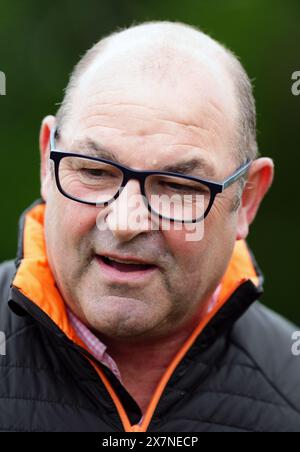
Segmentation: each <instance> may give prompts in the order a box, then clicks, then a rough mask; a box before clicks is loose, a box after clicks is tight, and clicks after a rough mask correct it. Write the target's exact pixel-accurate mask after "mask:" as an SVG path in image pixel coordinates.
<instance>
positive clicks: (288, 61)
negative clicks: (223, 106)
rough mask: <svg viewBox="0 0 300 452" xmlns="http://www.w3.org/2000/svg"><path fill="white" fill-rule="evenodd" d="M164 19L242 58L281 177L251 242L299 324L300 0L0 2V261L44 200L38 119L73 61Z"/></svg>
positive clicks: (272, 300) (268, 286)
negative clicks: (196, 30)
mask: <svg viewBox="0 0 300 452" xmlns="http://www.w3.org/2000/svg"><path fill="white" fill-rule="evenodd" d="M161 19H168V20H179V21H183V22H186V23H189V24H194V25H197V26H199V27H201V28H202V29H203V31H205V32H207V33H209V34H210V35H211V36H212V37H214V38H216V39H217V40H219V41H221V42H223V43H224V44H226V45H227V46H228V47H230V48H231V49H232V50H233V51H234V52H235V53H236V54H237V55H239V57H240V59H241V61H242V63H243V64H244V66H245V68H246V70H247V71H248V73H249V75H250V77H251V79H253V81H254V86H255V97H256V101H257V113H258V141H259V147H260V152H261V153H262V154H263V155H267V156H270V157H272V158H273V159H274V161H275V164H276V179H275V183H274V185H273V188H272V190H271V192H270V193H269V194H268V196H267V198H266V199H265V201H264V203H263V205H262V209H261V210H260V213H259V216H258V217H257V219H256V221H255V224H254V225H253V226H252V228H251V234H250V236H249V239H248V242H249V244H250V246H251V248H252V250H253V252H254V254H255V255H256V258H257V261H258V263H259V265H260V267H261V268H262V270H263V272H264V275H265V294H264V296H263V297H262V300H263V302H264V303H265V304H266V305H268V306H270V307H272V308H273V309H276V310H277V311H279V312H281V313H282V314H284V315H285V316H287V317H289V318H290V319H291V320H293V321H294V322H296V323H298V324H300V307H299V295H298V289H299V288H298V283H299V282H300V277H299V276H298V270H299V261H298V252H299V239H298V233H299V231H300V215H299V174H300V172H299V165H300V156H299V152H300V124H299V120H300V96H298V97H296V96H293V95H292V93H291V85H292V81H291V76H292V73H293V72H294V71H300V1H299V0H285V1H283V0H281V1H279V0H264V1H261V0H226V1H225V0H190V1H189V0H186V1H182V0H163V1H162V0H161V1H157V0H143V1H138V0H130V1H129V0H127V1H124V0H87V1H85V2H78V1H74V0H59V1H57V0H51V1H48V0H44V1H42V2H41V1H40V0H26V1H21V0H20V1H17V0H1V2H0V70H1V71H3V72H5V74H6V77H7V95H6V96H5V97H4V96H1V97H0V134H1V135H0V149H1V179H0V184H1V191H0V193H1V199H2V203H3V204H2V211H1V235H0V261H3V260H5V259H8V258H12V257H14V256H15V252H16V244H17V220H18V217H19V215H20V213H21V212H22V211H23V209H24V208H26V207H27V206H28V205H29V204H30V203H31V202H32V201H33V200H34V199H36V198H37V197H39V150H38V133H39V127H40V122H41V120H42V118H43V117H44V116H45V115H47V114H49V113H50V114H53V113H55V111H56V108H57V107H56V104H57V103H58V102H60V101H61V99H62V95H63V88H64V87H65V85H66V83H67V80H68V76H69V74H70V72H71V70H72V68H73V66H74V64H75V63H76V62H77V61H78V58H79V57H80V56H81V55H82V54H83V53H84V52H85V50H86V49H87V48H89V47H90V46H91V45H92V44H93V43H95V42H96V41H98V40H99V39H100V38H101V37H102V36H103V35H106V34H108V33H109V32H111V31H113V30H115V29H116V28H117V27H123V26H128V25H130V24H132V23H133V22H137V23H139V22H142V21H145V20H161ZM298 278H299V280H298Z"/></svg>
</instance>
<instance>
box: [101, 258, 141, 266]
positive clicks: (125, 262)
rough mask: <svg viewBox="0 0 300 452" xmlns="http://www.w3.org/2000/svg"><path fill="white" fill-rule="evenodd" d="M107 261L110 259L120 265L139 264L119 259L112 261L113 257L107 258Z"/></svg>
mask: <svg viewBox="0 0 300 452" xmlns="http://www.w3.org/2000/svg"><path fill="white" fill-rule="evenodd" d="M105 257H106V258H107V259H109V260H110V261H113V262H119V264H135V265H137V262H133V261H121V260H119V259H112V258H111V257H108V256H105Z"/></svg>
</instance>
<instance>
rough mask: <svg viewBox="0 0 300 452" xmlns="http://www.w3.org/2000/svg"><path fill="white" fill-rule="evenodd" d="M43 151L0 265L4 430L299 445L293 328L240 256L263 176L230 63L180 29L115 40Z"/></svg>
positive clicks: (79, 70) (242, 91) (87, 67)
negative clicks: (8, 255) (30, 196)
mask: <svg viewBox="0 0 300 452" xmlns="http://www.w3.org/2000/svg"><path fill="white" fill-rule="evenodd" d="M40 149H41V195H42V200H40V201H37V202H36V203H35V204H34V205H33V206H31V207H30V208H29V209H28V210H27V211H26V212H25V213H24V214H23V216H22V219H21V222H20V239H19V249H18V256H17V259H16V260H15V262H14V263H13V262H6V263H4V264H2V266H1V323H0V330H2V331H3V332H4V333H5V335H6V355H5V356H1V357H0V371H1V379H0V391H1V392H0V397H1V410H0V430H17V431H98V432H99V431H103V432H120V431H127V432H137V431H140V432H145V431H148V432H166V431H171V432H201V431H234V432H239V431H288V430H291V431H300V386H299V376H300V361H299V359H297V358H296V357H294V356H293V355H292V353H291V346H292V342H291V335H292V332H293V331H294V330H295V328H294V327H293V326H292V325H290V324H288V323H287V322H286V321H285V320H283V319H281V318H280V317H279V316H277V315H276V314H274V313H272V312H271V311H269V310H268V309H266V308H265V307H263V306H262V305H260V304H259V303H258V302H257V299H258V298H259V296H260V295H261V294H262V275H261V273H260V270H259V269H258V266H257V265H256V263H255V260H254V257H253V256H252V254H251V252H250V250H249V249H248V247H247V245H246V242H245V239H246V237H247V235H248V230H249V226H250V224H251V223H252V222H253V220H254V218H255V215H256V213H257V210H258V208H259V206H260V203H261V201H262V200H263V198H264V196H265V194H266V193H267V191H268V189H269V188H270V186H271V183H272V179H273V162H272V160H271V159H269V158H257V144H256V138H255V107H254V100H253V96H252V92H251V84H250V82H249V79H248V77H247V75H246V73H245V71H244V69H243V68H242V66H241V65H240V63H239V62H238V60H237V59H236V58H235V57H234V55H233V54H232V53H231V52H230V51H228V50H227V49H225V48H224V47H223V46H221V45H220V44H218V43H217V42H215V41H214V40H212V39H211V38H209V37H208V36H206V35H205V34H203V33H202V32H200V31H199V30H196V29H195V28H193V27H190V26H187V25H184V24H180V23H171V22H151V23H145V24H141V25H137V26H133V27H131V28H129V29H126V30H123V31H119V32H117V33H114V34H113V35H110V36H109V37H107V38H105V39H103V40H102V41H100V42H99V43H98V44H96V45H95V46H94V47H93V48H92V49H91V50H89V51H88V52H87V54H86V55H85V56H84V57H83V58H82V60H81V61H80V62H79V64H78V65H77V67H76V68H75V70H74V72H73V74H72V77H71V80H70V83H69V85H68V87H67V90H66V95H65V98H64V100H63V102H62V104H61V106H60V109H59V111H58V112H57V115H56V117H53V116H47V117H46V118H45V119H44V121H43V123H42V127H41V132H40ZM165 195H166V197H165V198H163V196H165ZM173 195H176V196H177V198H176V197H175V198H174V199H175V201H174V204H172V205H171V204H170V205H168V202H167V201H165V199H167V200H169V199H171V198H172V196H173ZM155 196H156V197H155ZM197 196H198V197H197ZM141 198H142V200H143V202H141V203H140V204H139V203H138V202H136V201H137V200H138V199H141ZM132 199H133V200H134V202H132ZM181 202H183V204H182V205H181V204H180V203H181ZM168 208H169V210H168ZM134 220H136V221H134ZM193 228H194V229H193ZM201 231H202V233H201ZM192 232H194V233H196V234H195V235H192ZM197 234H198V235H197ZM195 237H196V239H195ZM7 302H8V303H7Z"/></svg>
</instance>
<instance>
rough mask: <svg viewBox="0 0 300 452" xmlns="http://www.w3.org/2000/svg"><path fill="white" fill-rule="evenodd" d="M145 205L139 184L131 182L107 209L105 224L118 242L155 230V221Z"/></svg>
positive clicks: (135, 181) (134, 181)
mask: <svg viewBox="0 0 300 452" xmlns="http://www.w3.org/2000/svg"><path fill="white" fill-rule="evenodd" d="M145 203H146V200H145V199H144V197H143V195H142V193H141V190H140V184H139V182H138V181H137V180H130V181H129V182H128V183H127V185H126V186H125V187H124V188H123V189H122V192H121V193H120V195H119V197H118V198H117V199H116V200H115V201H114V202H113V203H112V204H110V205H109V206H108V207H107V209H108V210H107V209H106V217H105V222H106V224H107V226H108V228H109V229H110V230H111V231H112V233H113V234H114V236H115V238H116V239H117V240H119V241H120V242H126V241H130V240H132V239H133V238H134V237H135V236H137V235H138V234H141V233H142V232H147V231H149V230H151V229H152V230H153V226H154V224H153V219H151V214H150V212H149V210H148V208H147V205H146V204H145ZM154 223H155V221H154ZM156 227H158V226H157V225H156Z"/></svg>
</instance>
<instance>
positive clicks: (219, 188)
mask: <svg viewBox="0 0 300 452" xmlns="http://www.w3.org/2000/svg"><path fill="white" fill-rule="evenodd" d="M56 133H57V127H56V126H55V127H53V128H52V130H51V133H50V159H51V160H53V162H54V174H55V181H56V185H57V188H58V190H59V191H60V193H61V194H62V195H63V196H65V197H66V198H69V199H71V200H72V201H76V202H80V203H82V204H88V205H91V206H95V207H99V206H108V205H109V204H111V203H112V202H114V200H116V199H117V198H118V197H119V194H120V189H119V190H118V192H117V193H116V194H115V195H114V196H113V197H112V198H111V200H109V201H105V202H103V203H101V202H90V201H83V200H82V199H79V198H76V197H74V196H71V195H69V194H68V193H66V192H65V191H64V189H63V188H62V186H61V184H60V180H59V165H60V162H61V160H62V159H63V158H65V157H78V158H84V159H88V160H92V161H95V162H103V163H107V164H109V165H112V166H114V167H115V168H117V169H119V170H120V171H121V172H122V174H123V180H122V183H121V186H120V188H125V187H126V185H127V183H128V182H129V181H130V180H131V179H135V180H138V181H139V183H140V188H141V193H142V195H143V198H144V199H147V207H148V210H149V212H151V213H152V212H153V213H154V214H155V215H156V216H158V217H159V218H162V219H167V220H168V221H171V222H176V223H198V222H200V221H202V220H204V218H206V217H207V215H208V214H209V212H210V210H211V208H212V206H213V203H214V201H215V198H216V196H217V195H218V194H219V193H222V192H223V191H224V190H225V189H226V188H228V187H230V186H231V185H232V184H234V182H236V181H238V180H239V179H240V178H241V177H242V176H243V175H244V174H245V173H246V172H247V171H248V170H249V168H250V165H251V163H252V160H247V162H246V163H244V164H243V165H241V166H240V167H239V168H238V169H237V170H236V171H235V172H234V173H233V174H232V175H231V176H229V177H227V178H226V179H225V180H224V181H222V182H216V181H212V180H208V179H202V178H199V177H196V176H188V175H184V174H178V173H172V172H167V171H143V170H135V169H132V168H128V167H127V166H124V165H121V164H119V163H117V162H113V161H111V160H106V159H103V158H98V157H92V156H89V155H83V154H77V153H74V152H67V151H63V150H58V149H56V144H55V135H56ZM153 175H161V176H174V177H177V178H181V179H183V180H188V181H193V182H199V183H201V184H202V185H204V186H206V187H208V188H209V191H210V201H209V203H208V206H207V208H206V210H205V212H204V214H203V215H202V216H201V217H199V218H197V219H194V220H177V219H174V218H168V217H165V216H163V215H161V214H159V213H157V212H156V211H155V210H153V209H152V208H151V205H150V202H149V201H148V198H147V195H146V192H145V182H146V178H147V177H148V176H153Z"/></svg>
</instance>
